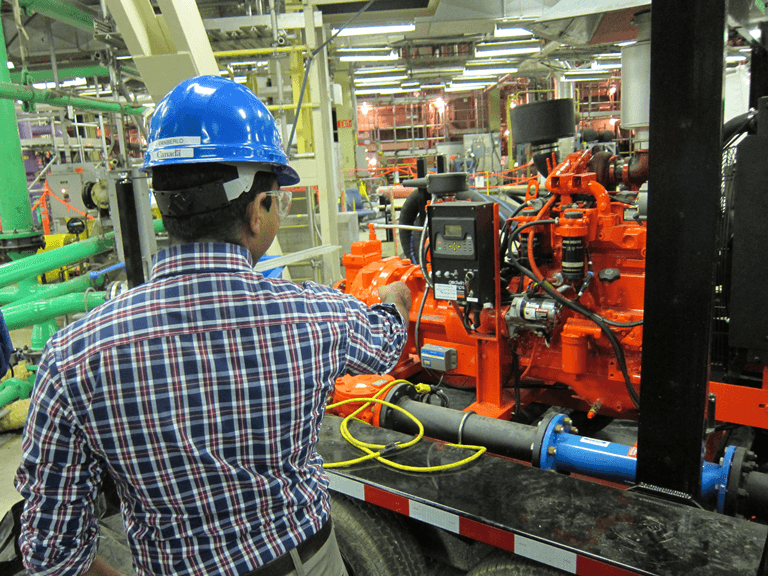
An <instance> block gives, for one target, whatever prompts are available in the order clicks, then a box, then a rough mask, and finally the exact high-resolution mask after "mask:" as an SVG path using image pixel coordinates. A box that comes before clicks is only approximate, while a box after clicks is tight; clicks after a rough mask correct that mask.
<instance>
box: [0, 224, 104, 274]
mask: <svg viewBox="0 0 768 576" xmlns="http://www.w3.org/2000/svg"><path fill="white" fill-rule="evenodd" d="M114 237H115V233H114V232H109V233H107V234H106V235H104V236H95V237H93V238H89V239H88V240H81V241H80V242H74V243H72V244H68V245H67V246H62V247H61V248H56V249H55V250H51V251H50V252H41V253H40V254H35V255H34V256H29V257H28V258H23V259H22V260H17V261H15V262H9V263H8V264H4V265H2V266H0V287H2V286H10V285H11V284H16V282H19V281H21V280H24V279H25V278H30V277H34V276H39V275H40V274H44V273H45V272H49V271H50V270H55V269H56V268H61V267H62V266H68V265H70V264H74V263H75V262H79V261H80V260H85V259H86V258H90V257H91V256H96V254H101V253H102V252H106V251H107V250H109V249H111V248H112V240H113V239H114Z"/></svg>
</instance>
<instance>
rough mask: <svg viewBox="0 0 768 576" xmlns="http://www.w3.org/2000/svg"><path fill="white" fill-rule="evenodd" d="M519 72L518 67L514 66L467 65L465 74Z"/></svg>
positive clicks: (483, 74) (480, 74)
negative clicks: (487, 66)
mask: <svg viewBox="0 0 768 576" xmlns="http://www.w3.org/2000/svg"><path fill="white" fill-rule="evenodd" d="M515 72H517V68H515V67H514V66H504V67H498V68H497V67H493V68H479V67H473V68H470V67H469V66H467V67H466V68H465V69H464V75H465V76H485V75H487V74H514V73H515Z"/></svg>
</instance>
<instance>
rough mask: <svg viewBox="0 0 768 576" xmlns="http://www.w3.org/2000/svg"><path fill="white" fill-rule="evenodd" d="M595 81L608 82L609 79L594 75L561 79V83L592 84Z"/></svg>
mask: <svg viewBox="0 0 768 576" xmlns="http://www.w3.org/2000/svg"><path fill="white" fill-rule="evenodd" d="M593 80H607V78H606V77H605V76H599V75H597V74H594V75H592V76H570V77H564V78H561V79H560V81H561V82H590V81H593Z"/></svg>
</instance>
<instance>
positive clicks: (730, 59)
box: [725, 54, 747, 62]
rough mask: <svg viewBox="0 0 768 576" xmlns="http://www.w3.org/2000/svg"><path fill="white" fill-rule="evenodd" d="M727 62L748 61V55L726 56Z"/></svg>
mask: <svg viewBox="0 0 768 576" xmlns="http://www.w3.org/2000/svg"><path fill="white" fill-rule="evenodd" d="M725 61H726V62H746V61H747V57H746V56H743V55H738V54H736V55H733V56H726V57H725Z"/></svg>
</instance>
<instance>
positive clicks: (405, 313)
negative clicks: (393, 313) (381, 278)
mask: <svg viewBox="0 0 768 576" xmlns="http://www.w3.org/2000/svg"><path fill="white" fill-rule="evenodd" d="M379 298H381V301H382V302H383V303H385V304H394V305H395V307H396V308H397V311H398V312H400V316H402V317H403V323H404V324H405V330H406V332H407V331H408V325H409V323H410V318H409V316H410V313H411V291H410V290H409V289H408V286H406V285H405V283H404V282H399V281H398V282H393V283H392V284H387V285H386V286H382V287H381V288H379Z"/></svg>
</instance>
